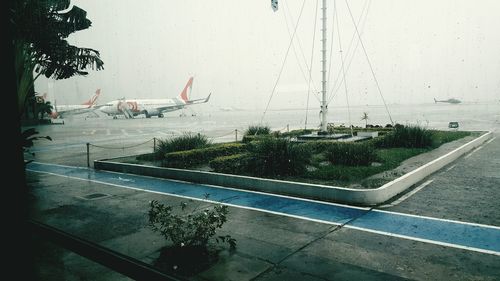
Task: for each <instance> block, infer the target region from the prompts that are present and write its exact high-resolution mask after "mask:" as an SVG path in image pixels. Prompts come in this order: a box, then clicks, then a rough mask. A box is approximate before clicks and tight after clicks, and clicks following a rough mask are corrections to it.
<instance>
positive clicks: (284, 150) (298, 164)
mask: <svg viewBox="0 0 500 281" xmlns="http://www.w3.org/2000/svg"><path fill="white" fill-rule="evenodd" d="M250 153H251V158H250V160H249V161H248V166H247V170H248V171H249V172H250V173H252V174H254V175H258V176H261V175H263V176H287V175H297V174H300V173H303V172H304V171H305V168H306V166H307V164H309V163H310V161H311V150H310V149H309V147H307V146H306V145H304V144H297V143H292V142H290V141H289V140H287V139H274V138H267V139H263V140H262V141H259V142H255V143H251V144H250Z"/></svg>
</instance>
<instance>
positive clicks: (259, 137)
mask: <svg viewBox="0 0 500 281" xmlns="http://www.w3.org/2000/svg"><path fill="white" fill-rule="evenodd" d="M274 137H275V136H274V135H272V134H269V135H244V136H243V138H242V139H241V141H242V142H244V143H250V142H253V141H261V140H263V139H267V138H274Z"/></svg>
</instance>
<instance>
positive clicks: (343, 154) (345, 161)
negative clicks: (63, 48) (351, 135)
mask: <svg viewBox="0 0 500 281" xmlns="http://www.w3.org/2000/svg"><path fill="white" fill-rule="evenodd" d="M326 157H327V159H328V161H330V163H332V164H334V165H347V166H367V165H370V163H371V162H373V161H375V160H376V159H377V155H376V153H375V148H374V147H373V146H372V145H371V144H370V143H365V142H359V143H357V142H353V143H344V142H337V143H334V144H333V145H330V146H329V147H328V149H327V151H326Z"/></svg>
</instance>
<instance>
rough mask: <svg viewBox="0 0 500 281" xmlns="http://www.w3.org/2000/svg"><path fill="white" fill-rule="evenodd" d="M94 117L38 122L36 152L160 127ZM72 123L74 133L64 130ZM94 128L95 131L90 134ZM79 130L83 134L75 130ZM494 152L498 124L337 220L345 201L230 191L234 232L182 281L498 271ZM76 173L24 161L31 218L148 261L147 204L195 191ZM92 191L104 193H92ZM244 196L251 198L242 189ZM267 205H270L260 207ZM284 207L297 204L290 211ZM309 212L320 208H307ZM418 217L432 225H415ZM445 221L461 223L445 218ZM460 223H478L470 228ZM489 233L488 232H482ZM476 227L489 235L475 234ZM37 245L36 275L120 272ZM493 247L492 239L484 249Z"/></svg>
mask: <svg viewBox="0 0 500 281" xmlns="http://www.w3.org/2000/svg"><path fill="white" fill-rule="evenodd" d="M118 121H119V122H120V121H123V120H118ZM92 122H94V121H92ZM67 124H68V123H67ZM95 124H97V123H96V122H94V123H92V125H86V126H87V127H86V126H83V125H82V126H78V127H73V126H71V127H70V126H68V128H69V129H65V130H62V129H60V128H61V127H60V126H66V125H54V126H50V127H47V129H44V130H43V133H47V134H49V135H51V136H52V137H53V138H54V139H55V140H54V142H52V143H50V144H49V143H47V144H44V145H40V146H38V147H37V149H38V151H37V152H36V155H35V158H36V160H37V161H39V162H41V163H58V164H64V165H69V166H73V167H75V166H83V167H85V166H86V153H85V149H86V147H85V143H86V142H92V143H98V144H101V145H102V146H109V147H111V146H114V147H116V146H122V147H123V146H125V145H128V146H130V145H133V144H135V143H139V142H140V141H146V140H147V138H148V137H152V135H142V134H146V133H147V132H149V131H151V132H156V131H158V130H156V128H153V126H151V127H147V126H143V127H128V128H127V129H125V128H120V127H119V126H116V128H115V127H114V128H113V129H110V135H107V129H105V126H106V124H102V126H103V127H102V129H91V128H92V127H95V126H96V125H95ZM115 124H116V123H115ZM123 124H124V123H123ZM127 124H128V125H127V126H131V125H130V124H131V123H127ZM181 125H182V124H180V125H179V126H181ZM56 127H57V128H56ZM151 128H152V129H151ZM122 129H124V130H125V132H126V133H127V134H128V137H126V138H123V137H122V136H120V137H118V136H117V135H113V132H115V133H116V134H120V135H123V131H122ZM150 129H151V130H150ZM227 129H229V127H228V128H227ZM72 130H73V132H74V134H71V133H67V132H68V131H69V132H72ZM93 130H96V131H95V132H94V133H93V134H92V131H93ZM99 130H101V131H99ZM133 130H136V131H135V133H137V134H136V135H134V131H133ZM137 130H140V131H141V132H142V134H141V132H139V131H137ZM148 130H149V131H148ZM207 130H208V129H207ZM82 131H85V132H87V134H85V135H83V134H82ZM229 131H231V130H228V132H229ZM215 133H218V132H213V131H211V133H210V134H213V135H214V136H215ZM221 133H222V132H221ZM59 136H60V138H58V137H59ZM151 149H152V146H151V145H149V144H147V145H145V146H144V147H140V146H137V147H135V148H131V149H129V150H125V149H121V150H120V149H117V150H116V151H114V150H111V149H102V150H97V148H96V149H95V150H93V151H94V154H92V155H93V158H94V157H95V158H107V157H113V156H122V155H130V154H135V153H140V152H147V151H149V150H151ZM499 156H500V134H499V132H495V133H494V138H493V140H492V141H491V142H489V143H486V144H485V145H483V146H481V148H480V149H478V150H476V151H474V152H472V153H471V154H470V155H466V156H464V157H462V158H460V159H458V160H457V161H455V162H454V163H452V164H451V165H449V166H448V167H446V168H444V169H443V170H441V171H440V172H437V173H435V174H434V175H431V176H430V177H429V178H427V179H425V180H424V182H426V183H427V184H426V185H425V186H423V187H422V188H421V189H419V190H418V192H415V193H414V194H412V195H411V196H409V197H406V198H405V196H404V195H403V196H402V197H400V198H395V199H394V200H392V201H391V202H386V203H385V204H384V205H385V206H381V207H379V208H378V210H377V208H376V209H374V210H366V209H363V208H361V209H360V208H351V207H346V208H347V209H348V210H350V211H349V212H345V210H344V211H343V212H341V213H342V214H347V216H345V217H342V218H339V219H338V220H337V219H336V220H335V221H334V223H332V222H327V221H326V220H325V217H327V218H329V217H332V216H333V214H335V212H337V211H339V209H343V208H344V207H339V206H337V207H338V208H333V209H332V210H329V211H327V212H324V210H322V209H321V208H317V207H313V208H312V209H311V210H308V211H307V212H306V211H304V209H300V208H298V207H297V208H291V207H289V206H292V205H293V204H292V205H290V204H289V203H290V202H288V203H286V202H285V203H283V204H284V205H281V207H280V208H277V207H276V206H280V205H279V204H278V205H274V204H271V203H270V201H266V200H267V199H266V200H264V199H263V200H264V201H261V202H260V205H258V207H255V206H253V207H251V208H249V207H248V206H242V204H240V203H241V202H243V201H234V202H232V203H235V202H236V203H235V204H232V203H231V207H229V210H230V213H229V215H228V222H227V223H226V224H225V225H224V226H223V229H222V230H221V232H220V234H223V235H225V234H229V235H231V236H232V237H234V238H236V240H237V249H236V251H234V252H230V251H227V250H226V249H225V248H222V251H221V253H220V257H219V260H218V261H217V263H215V264H214V265H213V266H212V267H210V268H209V269H207V270H205V271H203V272H201V273H199V274H198V275H196V276H194V277H192V278H191V279H193V280H498V276H500V251H499V250H498V249H497V248H496V247H497V246H495V245H497V244H498V240H497V239H496V238H495V237H496V236H495V235H497V234H496V233H498V229H500V208H498V202H500V201H499V199H500V173H499V172H498V171H500V161H499V159H500V157H499ZM31 169H32V170H34V169H33V168H31ZM83 170H86V171H87V169H83ZM78 177H85V176H81V175H79V174H78V173H76V172H75V169H74V168H71V169H70V170H64V169H63V170H59V171H54V170H51V171H48V170H45V171H42V172H41V171H39V170H38V171H36V172H33V171H29V172H28V173H27V178H28V183H29V185H30V187H31V206H32V217H33V218H34V219H36V220H39V221H41V222H44V223H47V224H49V225H51V226H54V227H57V228H60V229H62V230H64V231H67V232H69V233H72V234H75V235H78V236H81V237H83V238H86V239H89V240H91V241H94V242H96V243H98V244H101V245H103V246H106V247H109V248H111V249H113V250H116V251H118V252H121V253H124V254H127V255H130V256H131V257H134V258H137V259H139V260H142V261H145V262H148V263H151V264H152V263H153V262H154V260H155V259H156V258H157V257H158V256H159V253H160V249H161V248H162V247H164V246H166V245H168V242H166V241H165V240H164V239H163V238H162V237H161V236H160V235H158V234H156V233H153V232H152V231H151V230H150V229H149V228H148V225H147V211H148V206H149V205H148V204H149V202H150V201H151V200H159V201H161V202H164V203H168V204H173V205H178V204H180V202H181V201H185V200H186V198H190V197H193V198H195V199H196V198H199V197H196V196H195V195H193V194H191V193H187V194H184V195H183V196H184V197H179V196H174V195H176V194H174V195H168V194H160V193H158V190H155V191H156V193H153V192H150V191H147V190H138V189H131V188H124V186H127V185H128V184H130V183H131V181H130V180H131V179H132V180H134V183H135V184H138V185H139V186H140V185H143V187H144V188H143V189H148V188H150V187H151V186H152V184H151V183H149V182H140V181H139V182H138V181H137V179H135V178H129V177H128V176H126V175H119V174H115V175H114V181H113V182H107V181H105V180H104V179H103V178H99V179H97V178H95V177H93V176H90V178H89V177H88V175H87V179H81V178H80V179H78ZM429 181H431V182H429ZM176 184H179V183H178V182H176ZM417 188H418V187H417ZM97 193H99V194H104V195H105V196H102V197H94V196H95V194H97ZM177 195H178V194H177ZM225 195H227V194H225ZM244 202H250V201H249V199H248V198H247V200H246V201H245V200H244ZM266 202H267V203H266ZM202 204H211V203H210V202H204V203H202ZM266 206H273V207H276V208H277V209H273V210H272V211H266V210H264V209H265V207H266ZM328 206H334V207H335V205H328ZM254 207H255V208H254ZM287 207H288V208H287ZM301 208H303V206H302V207H301ZM329 208H330V207H329ZM290 211H294V212H295V213H293V214H292V215H290ZM386 211H387V212H386ZM287 212H288V213H287ZM297 212H299V213H297ZM318 212H319V213H322V214H323V215H324V217H320V218H319V219H318V217H313V215H315V214H317V213H318ZM328 215H332V216H328ZM333 217H335V216H333ZM395 218H398V219H401V218H403V219H405V220H407V222H406V224H405V225H404V226H401V225H398V224H397V222H394V219H395ZM422 221H423V222H431V223H428V224H426V225H422V224H421V222H422ZM449 225H452V226H461V227H463V229H460V230H449V229H448V228H446V227H444V226H449ZM467 229H473V230H478V229H479V230H483V231H479V232H481V233H478V232H474V231H472V232H468V230H467ZM417 230H418V231H421V232H422V233H424V234H426V235H427V234H429V233H431V234H432V235H434V236H432V237H426V238H421V237H417V238H418V239H415V237H413V236H412V235H407V234H408V233H418V231H417ZM401 231H402V232H404V233H403V234H401V233H402V232H401ZM405 231H406V232H405ZM488 231H492V232H493V234H485V233H487V232H488ZM481 235H486V236H485V237H484V238H481V237H482V236H481ZM488 235H489V236H488ZM436 236H439V237H446V238H447V239H448V238H449V239H458V240H461V241H462V242H463V241H477V242H479V243H483V246H481V247H479V246H477V245H472V246H471V245H469V244H464V243H462V244H460V243H461V242H460V243H459V242H457V241H456V240H446V241H441V240H439V241H438V239H437V238H435V237H436ZM453 237H455V238H453ZM488 239H492V240H488ZM436 241H437V242H436ZM450 241H451V242H450ZM488 241H489V242H488ZM37 245H38V246H37V248H36V252H37V261H38V269H39V277H40V280H127V278H126V277H124V276H121V275H119V274H117V273H115V272H112V271H110V270H109V269H107V268H104V267H102V266H100V265H98V264H95V263H93V262H91V261H89V260H87V259H84V258H82V257H79V256H78V255H76V254H74V253H71V252H68V251H66V250H64V249H61V248H59V247H57V246H55V245H52V244H49V243H45V242H41V241H39V243H38V244H37ZM456 245H460V247H456ZM490 246H493V248H488V249H486V247H490ZM478 249H480V250H479V251H478ZM481 249H483V250H485V251H481Z"/></svg>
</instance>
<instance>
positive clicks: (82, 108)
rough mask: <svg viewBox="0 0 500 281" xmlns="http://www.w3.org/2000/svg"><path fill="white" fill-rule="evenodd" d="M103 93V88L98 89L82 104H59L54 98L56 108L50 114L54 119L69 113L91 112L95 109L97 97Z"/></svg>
mask: <svg viewBox="0 0 500 281" xmlns="http://www.w3.org/2000/svg"><path fill="white" fill-rule="evenodd" d="M100 94H101V89H97V90H96V92H95V94H94V95H93V96H92V97H91V98H90V99H89V100H88V101H86V102H84V103H82V104H65V105H57V104H56V101H55V100H54V110H53V111H52V113H51V114H50V117H52V118H53V119H56V118H63V117H64V116H68V115H78V114H84V113H90V112H93V111H94V107H95V105H96V103H97V98H98V97H99V95H100Z"/></svg>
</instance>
